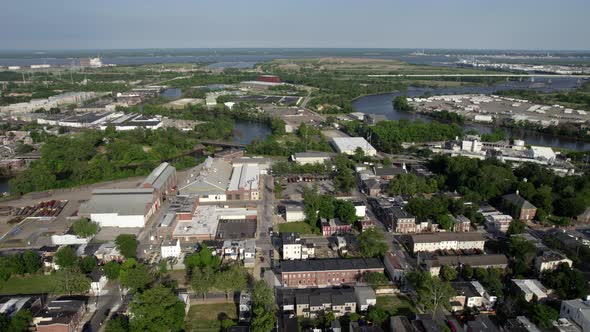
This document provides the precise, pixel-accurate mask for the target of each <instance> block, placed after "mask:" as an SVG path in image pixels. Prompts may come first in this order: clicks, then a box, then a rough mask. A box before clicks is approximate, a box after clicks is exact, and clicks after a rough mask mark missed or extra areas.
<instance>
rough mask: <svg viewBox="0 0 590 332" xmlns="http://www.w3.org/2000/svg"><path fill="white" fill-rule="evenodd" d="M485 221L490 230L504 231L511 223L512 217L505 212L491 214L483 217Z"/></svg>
mask: <svg viewBox="0 0 590 332" xmlns="http://www.w3.org/2000/svg"><path fill="white" fill-rule="evenodd" d="M485 223H486V226H487V228H488V229H489V230H490V231H494V232H500V233H506V232H507V231H508V228H509V227H510V223H512V217H511V216H509V215H507V214H492V215H488V216H486V217H485Z"/></svg>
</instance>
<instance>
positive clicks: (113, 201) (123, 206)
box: [78, 188, 160, 227]
mask: <svg viewBox="0 0 590 332" xmlns="http://www.w3.org/2000/svg"><path fill="white" fill-rule="evenodd" d="M159 207H160V200H159V198H158V195H157V194H156V192H155V190H154V189H153V188H134V189H96V190H94V191H93V192H92V197H91V198H90V200H89V201H88V202H86V203H84V204H83V205H82V206H81V207H80V211H79V212H78V215H79V216H81V217H85V218H89V219H90V220H92V221H94V222H96V223H98V224H99V226H101V227H144V226H145V224H146V222H147V221H148V220H149V219H150V217H151V216H152V215H153V214H154V212H156V211H157V210H158V208H159Z"/></svg>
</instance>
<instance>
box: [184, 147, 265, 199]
mask: <svg viewBox="0 0 590 332" xmlns="http://www.w3.org/2000/svg"><path fill="white" fill-rule="evenodd" d="M268 167H269V166H268V163H267V161H266V160H264V159H259V158H238V159H234V160H233V161H232V163H231V164H230V163H229V162H228V161H226V160H224V159H221V158H210V157H209V158H207V160H205V162H204V163H202V164H201V165H198V166H197V167H195V168H193V169H192V170H191V173H190V175H189V178H188V179H187V180H186V183H182V184H180V186H179V187H180V188H179V192H180V194H182V195H188V196H193V197H198V200H199V202H224V201H256V200H259V199H260V191H259V182H260V175H261V174H264V173H265V172H266V169H267V168H268Z"/></svg>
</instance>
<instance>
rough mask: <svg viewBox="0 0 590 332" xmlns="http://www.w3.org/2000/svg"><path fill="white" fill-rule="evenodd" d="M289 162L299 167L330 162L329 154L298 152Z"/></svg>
mask: <svg viewBox="0 0 590 332" xmlns="http://www.w3.org/2000/svg"><path fill="white" fill-rule="evenodd" d="M291 160H293V161H294V162H296V163H297V164H299V165H308V164H323V163H325V162H326V161H328V160H330V154H329V153H327V152H300V153H295V154H294V155H292V156H291Z"/></svg>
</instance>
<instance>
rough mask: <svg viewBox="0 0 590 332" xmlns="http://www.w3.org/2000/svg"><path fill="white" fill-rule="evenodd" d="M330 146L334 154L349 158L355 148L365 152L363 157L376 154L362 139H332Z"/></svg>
mask: <svg viewBox="0 0 590 332" xmlns="http://www.w3.org/2000/svg"><path fill="white" fill-rule="evenodd" d="M332 145H333V146H334V149H336V152H338V153H344V154H347V155H349V156H352V155H353V154H354V152H355V151H356V149H357V148H361V149H362V150H363V151H364V152H365V156H374V155H376V154H377V150H375V148H374V147H373V146H372V145H371V144H370V143H369V142H367V140H366V139H364V138H362V137H334V138H332Z"/></svg>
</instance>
